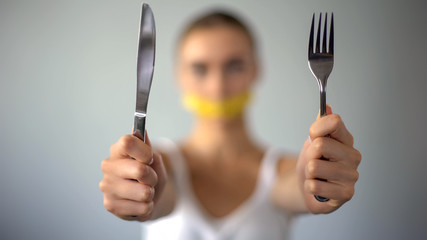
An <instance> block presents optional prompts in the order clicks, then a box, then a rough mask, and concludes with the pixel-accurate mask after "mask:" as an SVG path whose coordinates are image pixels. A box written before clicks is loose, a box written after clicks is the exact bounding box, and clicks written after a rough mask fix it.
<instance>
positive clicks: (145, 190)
mask: <svg viewBox="0 0 427 240" xmlns="http://www.w3.org/2000/svg"><path fill="white" fill-rule="evenodd" d="M151 195H152V190H151V187H150V186H146V185H145V186H143V187H142V189H141V191H140V194H139V197H138V201H139V202H145V201H151V200H152V197H151Z"/></svg>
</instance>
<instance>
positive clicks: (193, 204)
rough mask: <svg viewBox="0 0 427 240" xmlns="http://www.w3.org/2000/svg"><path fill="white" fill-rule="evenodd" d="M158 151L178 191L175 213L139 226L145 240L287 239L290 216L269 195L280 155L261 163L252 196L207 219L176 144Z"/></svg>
mask: <svg viewBox="0 0 427 240" xmlns="http://www.w3.org/2000/svg"><path fill="white" fill-rule="evenodd" d="M156 147H157V149H159V150H161V151H162V152H164V153H165V154H167V156H168V158H169V161H170V164H171V167H172V169H173V171H174V178H175V179H173V180H174V181H175V183H176V186H177V190H178V195H179V196H178V201H177V204H176V206H175V209H174V211H173V212H172V213H171V214H170V215H168V216H166V217H163V218H160V219H157V220H153V221H148V222H144V223H142V239H147V240H260V239H261V240H262V239H265V240H279V239H280V240H285V239H288V238H289V230H290V225H291V214H290V213H287V212H284V211H283V210H281V209H278V208H276V207H275V206H274V205H273V204H272V203H271V201H270V191H271V188H272V186H273V184H274V182H275V179H276V172H277V171H276V163H277V161H278V160H279V158H280V156H281V152H280V151H278V150H275V149H269V150H268V151H267V152H266V153H265V155H264V157H263V160H262V163H261V167H260V170H259V174H258V180H257V184H256V187H255V190H254V192H253V193H252V195H251V196H249V198H248V199H247V200H246V201H245V202H243V203H242V204H241V205H240V206H239V207H238V208H237V209H235V210H233V211H232V212H231V213H230V214H228V215H227V216H225V217H221V218H216V217H212V216H211V215H209V214H208V213H207V212H206V211H205V210H204V209H203V207H202V206H201V204H200V202H198V200H197V198H196V196H195V194H194V192H193V191H192V188H191V184H190V178H189V174H188V170H187V167H186V163H185V160H184V158H183V156H182V154H181V152H180V150H179V148H178V147H177V146H176V144H175V143H173V142H172V141H171V140H168V139H163V140H162V141H160V142H159V143H158V144H156Z"/></svg>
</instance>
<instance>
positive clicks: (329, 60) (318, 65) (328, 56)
mask: <svg viewBox="0 0 427 240" xmlns="http://www.w3.org/2000/svg"><path fill="white" fill-rule="evenodd" d="M331 15H332V16H331V25H330V31H329V47H328V49H326V45H327V39H326V35H327V30H328V29H327V22H328V13H326V14H325V23H324V27H323V41H322V49H320V35H321V23H322V13H320V16H319V24H318V28H317V37H316V46H315V49H314V51H313V45H314V39H313V38H314V20H315V16H314V13H313V19H312V21H311V29H310V39H309V43H308V66H309V68H310V70H311V73H312V74H313V76H314V77H315V78H316V80H317V83H318V85H319V90H320V116H321V117H322V116H325V115H326V83H327V81H328V77H329V74H330V73H331V72H332V68H333V66H334V14H333V13H332V14H331ZM322 160H327V159H322ZM318 180H322V181H327V180H326V179H318ZM314 197H315V198H316V199H317V200H318V201H319V202H327V201H329V199H328V198H325V197H321V196H316V195H315V196H314Z"/></svg>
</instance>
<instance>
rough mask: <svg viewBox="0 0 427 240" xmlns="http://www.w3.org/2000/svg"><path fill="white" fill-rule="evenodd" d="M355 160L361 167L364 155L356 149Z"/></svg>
mask: <svg viewBox="0 0 427 240" xmlns="http://www.w3.org/2000/svg"><path fill="white" fill-rule="evenodd" d="M354 160H355V161H356V163H357V166H359V164H360V162H361V161H362V154H361V153H360V152H359V151H358V150H356V149H355V151H354Z"/></svg>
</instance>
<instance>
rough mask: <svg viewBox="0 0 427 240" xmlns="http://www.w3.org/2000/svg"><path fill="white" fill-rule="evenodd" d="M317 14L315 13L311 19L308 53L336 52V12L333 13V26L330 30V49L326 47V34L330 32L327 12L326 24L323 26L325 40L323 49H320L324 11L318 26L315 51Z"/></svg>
mask: <svg viewBox="0 0 427 240" xmlns="http://www.w3.org/2000/svg"><path fill="white" fill-rule="evenodd" d="M314 15H315V14H314V13H313V19H312V21H311V30H310V40H309V43H308V54H309V55H310V54H313V53H328V54H334V13H331V15H332V16H331V26H330V31H329V48H328V50H327V49H326V43H327V39H326V35H327V32H328V27H327V22H328V13H325V24H324V27H323V41H322V50H320V34H321V32H322V31H321V30H322V29H321V25H322V13H320V16H319V24H318V28H317V37H316V47H315V51H314V52H313V45H314V43H313V41H314V40H313V37H314V22H315V21H314V18H315V16H314Z"/></svg>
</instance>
